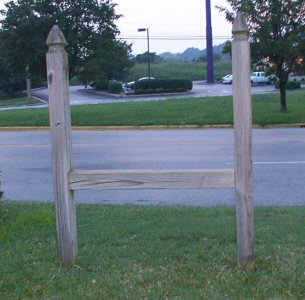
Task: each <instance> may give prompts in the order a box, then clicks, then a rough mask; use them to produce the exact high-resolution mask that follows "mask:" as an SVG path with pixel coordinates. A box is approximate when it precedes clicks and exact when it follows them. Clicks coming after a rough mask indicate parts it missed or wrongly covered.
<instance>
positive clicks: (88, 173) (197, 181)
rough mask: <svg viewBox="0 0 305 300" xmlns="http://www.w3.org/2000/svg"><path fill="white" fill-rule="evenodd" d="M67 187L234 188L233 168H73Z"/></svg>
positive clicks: (74, 188) (76, 188) (72, 188)
mask: <svg viewBox="0 0 305 300" xmlns="http://www.w3.org/2000/svg"><path fill="white" fill-rule="evenodd" d="M69 182H70V189H71V190H79V189H113V190H115V189H202V188H234V170H231V169H224V170H120V171H119V170H114V171H111V170H74V171H72V172H70V174H69Z"/></svg>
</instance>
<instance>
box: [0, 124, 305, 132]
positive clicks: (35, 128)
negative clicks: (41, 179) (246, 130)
mask: <svg viewBox="0 0 305 300" xmlns="http://www.w3.org/2000/svg"><path fill="white" fill-rule="evenodd" d="M232 128H233V125H139V126H72V130H76V131H86V130H87V131H90V130H92V131H94V130H101V131H102V130H170V129H171V130H175V129H179V130H188V129H232ZM252 128H261V129H268V128H305V124H303V123H296V124H275V125H255V124H254V125H253V126H252ZM48 130H50V128H49V126H33V127H31V126H13V127H0V131H3V132H4V131H48Z"/></svg>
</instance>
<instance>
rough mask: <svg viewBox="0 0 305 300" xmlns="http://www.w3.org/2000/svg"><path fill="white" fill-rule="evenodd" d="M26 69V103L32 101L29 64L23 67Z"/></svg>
mask: <svg viewBox="0 0 305 300" xmlns="http://www.w3.org/2000/svg"><path fill="white" fill-rule="evenodd" d="M25 71H26V91H27V95H28V104H31V102H32V88H31V70H30V65H27V66H26V68H25Z"/></svg>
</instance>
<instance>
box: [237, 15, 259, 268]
mask: <svg viewBox="0 0 305 300" xmlns="http://www.w3.org/2000/svg"><path fill="white" fill-rule="evenodd" d="M232 32H233V34H234V39H233V42H232V70H233V105H234V144H235V190H236V226H237V260H238V266H239V267H240V268H241V269H248V270H251V269H254V268H255V264H254V220H253V175H252V108H251V82H250V43H249V41H248V33H249V30H248V28H247V25H246V22H245V20H244V18H243V17H242V15H241V14H240V13H238V14H237V17H236V19H235V21H234V24H233V30H232Z"/></svg>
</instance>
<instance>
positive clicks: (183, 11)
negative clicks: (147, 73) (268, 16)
mask: <svg viewBox="0 0 305 300" xmlns="http://www.w3.org/2000/svg"><path fill="white" fill-rule="evenodd" d="M113 2H114V3H117V4H118V5H117V7H116V12H117V13H118V14H122V15H123V17H122V18H121V19H120V20H119V21H118V22H117V25H118V27H119V29H120V31H121V36H122V38H128V39H127V41H128V42H129V43H133V47H132V50H133V52H134V53H135V54H139V53H143V52H146V51H147V36H146V32H138V31H137V30H138V28H149V36H150V51H151V52H157V53H162V52H166V51H170V52H173V53H176V52H183V51H184V50H185V49H186V48H189V47H195V48H199V49H204V48H206V42H205V36H206V12H205V0H188V1H181V0H150V1H149V0H129V1H128V0H113ZM215 5H225V6H227V5H228V4H227V2H226V0H211V10H212V31H213V44H214V45H218V44H220V43H222V42H224V41H226V40H228V39H230V38H231V29H232V25H231V24H230V23H228V22H227V21H226V19H225V15H224V13H220V12H219V11H218V10H217V9H216V8H215Z"/></svg>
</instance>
